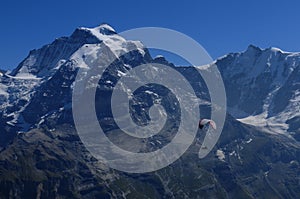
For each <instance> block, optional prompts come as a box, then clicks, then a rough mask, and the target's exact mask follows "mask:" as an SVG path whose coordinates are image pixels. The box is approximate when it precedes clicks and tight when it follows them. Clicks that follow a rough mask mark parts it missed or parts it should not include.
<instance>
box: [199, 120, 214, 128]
mask: <svg viewBox="0 0 300 199" xmlns="http://www.w3.org/2000/svg"><path fill="white" fill-rule="evenodd" d="M207 125H209V126H211V127H212V128H213V129H214V130H216V129H217V126H216V123H215V122H214V121H213V120H210V119H201V120H200V121H199V129H203V128H204V127H205V126H207Z"/></svg>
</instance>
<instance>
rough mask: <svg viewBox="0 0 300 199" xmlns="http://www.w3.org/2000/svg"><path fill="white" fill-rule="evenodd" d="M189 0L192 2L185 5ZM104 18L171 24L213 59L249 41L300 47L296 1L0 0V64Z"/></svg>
mask: <svg viewBox="0 0 300 199" xmlns="http://www.w3.org/2000/svg"><path fill="white" fill-rule="evenodd" d="M189 2H190V3H189ZM102 22H106V23H109V24H111V25H112V26H113V27H114V28H115V29H116V30H117V31H118V32H120V31H124V30H127V29H131V28H138V27H145V26H158V27H165V28H171V29H174V30H177V31H180V32H182V33H185V34H187V35H188V36H190V37H192V38H194V39H195V40H196V41H198V42H199V43H200V44H201V45H202V46H203V47H204V48H205V49H206V50H207V51H208V53H209V54H210V55H211V56H212V57H213V58H214V59H215V58H217V57H220V56H222V55H224V54H227V53H229V52H238V51H243V50H245V49H246V48H247V46H248V45H249V44H254V45H257V46H259V47H262V48H267V47H270V46H274V47H279V48H281V49H283V50H286V51H300V2H299V1H296V0H295V1H284V2H283V1H275V0H273V1H268V0H266V1H259V0H252V1H241V0H232V1H230V0H228V1H224V0H219V1H216V0H211V1H208V0H206V1H201V0H199V1H175V0H173V1H168V0H165V1H163V0H160V1H157V0H153V1H141V0H139V1H137V0H136V1H134V0H127V1H108V0H106V1H100V0H97V1H91V0H85V1H82V0H80V1H79V0H73V1H63V0H60V1H58V0H52V1H46V0H45V1H41V0H39V1H38V0H27V1H15V0H2V1H1V3H0V26H1V37H0V44H1V45H0V49H1V53H0V68H4V69H12V68H14V67H16V66H17V64H18V63H20V62H21V61H22V60H23V59H24V58H25V57H26V56H27V55H28V53H29V51H30V50H32V49H35V48H40V47H41V46H42V45H44V44H48V43H51V42H52V41H53V40H54V39H55V38H57V37H61V36H68V35H70V34H71V33H72V32H73V30H74V29H75V28H76V27H79V26H87V27H93V26H97V25H98V24H100V23H102Z"/></svg>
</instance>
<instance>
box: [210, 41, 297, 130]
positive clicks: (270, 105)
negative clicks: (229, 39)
mask: <svg viewBox="0 0 300 199" xmlns="http://www.w3.org/2000/svg"><path fill="white" fill-rule="evenodd" d="M216 64H217V65H218V67H219V69H220V71H221V73H222V75H223V79H224V81H225V86H226V91H227V97H228V100H227V102H228V106H229V111H230V113H231V114H232V115H233V116H235V117H236V118H238V119H240V121H243V122H245V123H249V124H252V125H256V126H261V127H264V128H265V130H266V131H267V132H270V133H287V132H288V129H289V132H290V133H291V134H292V135H294V134H295V133H297V132H298V131H299V130H298V129H295V124H294V123H293V124H292V126H293V127H294V128H289V124H290V122H289V121H294V120H296V119H297V118H299V114H300V113H299V111H295V110H298V109H299V108H298V107H299V90H300V85H299V82H300V76H299V68H300V54H299V53H289V52H283V51H281V50H280V49H277V48H268V49H264V50H262V49H260V48H258V47H255V46H252V45H250V46H249V47H248V49H247V50H246V51H245V52H242V53H231V54H229V55H226V56H224V57H222V58H220V59H218V60H217V61H216ZM291 129H293V130H291Z"/></svg>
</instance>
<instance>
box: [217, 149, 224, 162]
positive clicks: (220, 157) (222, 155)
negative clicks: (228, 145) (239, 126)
mask: <svg viewBox="0 0 300 199" xmlns="http://www.w3.org/2000/svg"><path fill="white" fill-rule="evenodd" d="M216 155H217V157H218V159H219V160H221V161H225V153H224V151H222V150H221V149H218V150H217V152H216Z"/></svg>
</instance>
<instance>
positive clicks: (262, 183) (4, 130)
mask: <svg viewBox="0 0 300 199" xmlns="http://www.w3.org/2000/svg"><path fill="white" fill-rule="evenodd" d="M132 49H134V50H132ZM120 53H122V54H124V55H123V56H121V57H119V56H118V55H119V54H120ZM93 56H95V57H98V58H99V57H101V59H102V60H104V61H105V60H106V59H111V58H114V59H115V61H114V62H113V63H111V64H110V66H109V67H108V69H107V70H106V72H105V73H104V76H103V78H102V79H101V80H100V81H99V83H98V84H97V85H94V86H97V88H98V89H97V93H96V96H95V99H96V101H97V102H99V103H96V112H97V117H98V120H99V121H100V123H101V125H102V127H103V128H104V129H105V132H106V133H107V135H108V136H109V137H110V139H111V140H113V141H114V142H115V143H119V144H121V145H122V144H123V146H124V147H129V148H134V147H135V146H139V147H141V148H142V149H143V150H155V149H158V148H159V147H161V145H163V144H165V143H167V142H169V140H170V139H172V138H173V136H174V135H173V134H165V135H163V133H164V132H162V135H160V139H159V142H158V141H155V140H154V139H153V140H151V139H148V140H142V141H137V140H129V139H128V138H127V137H124V136H122V134H121V133H122V132H120V130H119V129H118V126H116V124H115V123H114V121H113V118H112V113H111V110H110V97H111V94H112V89H113V87H114V86H115V85H116V82H117V81H118V80H119V79H120V77H121V76H122V75H123V74H124V73H126V72H127V71H129V70H131V69H132V68H134V67H135V66H138V65H140V64H144V63H161V64H167V65H169V66H170V67H174V65H172V64H170V63H168V62H167V61H166V60H164V59H162V58H159V59H152V58H151V56H150V54H149V52H148V50H147V49H146V47H144V46H143V45H142V43H141V42H138V41H127V40H125V39H124V38H122V37H120V36H119V35H118V34H116V32H115V31H114V30H113V29H112V28H111V27H110V26H108V25H107V24H103V25H100V26H99V27H96V28H78V29H76V30H75V31H74V33H73V34H72V35H71V36H70V37H63V38H59V39H56V40H55V41H54V42H53V43H52V44H50V45H46V46H44V47H42V48H41V49H38V50H33V51H31V52H30V53H29V55H28V57H27V58H26V59H25V60H24V61H23V62H21V64H20V65H19V66H18V67H17V68H16V69H15V70H13V71H12V72H11V73H1V74H2V75H1V76H0V101H1V106H0V116H1V117H0V129H1V132H0V140H1V141H0V146H1V151H0V176H1V177H0V196H1V197H3V198H24V197H25V198H26V197H30V198H32V197H36V198H49V197H50V198H59V197H60V198H82V197H88V198H95V197H96V198H100V197H101V198H112V197H116V198H167V197H168V198H169V197H171V198H184V197H187V198H207V197H213V198H296V197H297V196H299V195H300V193H299V191H298V190H299V182H300V178H299V177H298V176H299V161H300V159H299V157H300V144H299V142H298V141H299V133H300V132H299V125H298V124H299V111H296V110H298V109H297V107H298V106H299V100H300V98H299V82H300V81H299V75H300V74H299V59H300V55H299V54H297V53H286V52H282V51H280V50H279V49H275V48H270V49H265V50H262V49H259V48H257V47H254V46H249V47H248V49H247V50H246V51H245V52H243V53H232V54H229V55H226V56H224V57H222V58H220V59H218V60H217V61H216V64H217V66H218V68H219V70H220V71H221V74H222V76H223V78H224V83H225V87H226V91H227V98H228V100H227V101H228V106H229V114H228V116H227V119H226V123H225V127H224V131H223V133H222V135H221V138H220V140H219V142H218V144H217V145H216V147H215V148H214V150H213V151H212V152H211V153H210V154H209V156H208V157H206V158H205V159H202V160H200V159H198V155H197V153H198V151H199V149H200V147H201V139H202V138H203V136H204V134H205V131H201V132H199V135H198V136H197V139H196V141H195V143H194V144H193V145H192V146H191V147H190V149H189V150H188V151H187V152H186V153H185V155H184V156H183V157H181V158H180V159H179V160H178V161H176V162H175V163H173V164H172V165H170V166H168V167H166V168H164V169H162V170H159V171H156V172H152V173H146V174H127V173H123V172H118V171H115V170H112V169H109V168H108V167H107V166H106V165H103V164H102V163H100V162H98V161H97V160H96V159H95V158H93V157H92V156H91V155H90V154H89V153H88V152H87V150H86V149H85V148H84V146H83V145H82V143H81V141H80V139H79V137H78V135H77V133H76V129H75V126H74V122H73V116H72V91H73V90H72V89H73V86H74V81H75V77H76V75H77V71H78V70H79V69H80V68H85V69H86V70H87V73H91V74H89V75H91V77H93V76H96V75H97V74H93V73H92V72H93V71H92V70H90V69H89V65H86V64H85V63H87V62H92V61H93V60H87V57H89V58H90V57H93ZM95 60H96V59H95ZM99 67H102V66H101V65H99ZM175 69H176V70H177V71H179V72H180V73H181V74H183V75H184V76H185V77H186V78H187V79H188V81H189V82H190V84H191V85H192V87H193V89H194V90H195V92H196V95H197V96H198V97H199V98H201V99H202V100H203V101H209V94H208V92H207V88H206V86H205V84H204V82H203V80H202V78H201V77H200V76H199V75H197V74H198V73H196V72H195V69H194V68H192V67H178V68H177V67H175ZM155 100H162V104H163V105H164V106H165V107H166V111H167V113H171V115H172V117H169V120H168V125H167V126H165V128H166V132H169V131H167V130H168V129H176V128H177V127H176V125H177V124H176V120H177V117H178V112H176V110H177V109H178V107H177V106H176V103H175V102H176V100H175V99H174V96H173V95H172V94H171V93H169V92H168V91H167V90H165V89H164V88H163V87H159V86H157V85H147V86H144V87H143V88H141V89H139V90H138V91H137V92H136V93H135V97H134V98H133V100H132V101H131V114H132V116H133V118H134V120H135V121H136V122H137V123H139V124H140V125H145V124H147V122H148V121H149V114H148V113H147V111H145V110H149V107H150V106H151V105H153V101H155ZM100 102H101V103H100ZM208 104H209V103H208ZM174 110H175V111H174ZM201 111H202V112H201V115H205V114H207V115H208V116H209V111H210V107H209V106H206V105H205V103H204V105H203V107H201ZM231 115H233V116H234V117H232V116H231ZM236 118H237V119H238V120H239V121H238V120H236ZM86 119H88V117H87V118H86ZM249 124H250V125H249ZM128 141H130V142H129V143H130V144H128ZM124 143H127V144H124ZM202 147H203V146H202Z"/></svg>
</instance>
